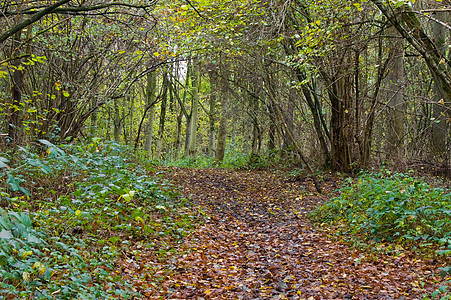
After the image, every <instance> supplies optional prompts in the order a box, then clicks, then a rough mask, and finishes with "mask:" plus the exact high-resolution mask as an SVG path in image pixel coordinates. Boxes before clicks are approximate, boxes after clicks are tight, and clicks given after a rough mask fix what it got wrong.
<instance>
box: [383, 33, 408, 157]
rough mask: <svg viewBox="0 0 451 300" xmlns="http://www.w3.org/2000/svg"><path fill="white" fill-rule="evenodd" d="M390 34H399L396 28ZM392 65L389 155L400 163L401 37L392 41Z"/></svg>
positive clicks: (402, 114)
mask: <svg viewBox="0 0 451 300" xmlns="http://www.w3.org/2000/svg"><path fill="white" fill-rule="evenodd" d="M390 34H391V35H392V36H397V31H396V29H395V28H393V27H392V28H391V30H390ZM390 45H391V46H390V50H389V55H390V60H391V61H390V67H389V73H388V75H387V80H388V85H387V87H388V90H387V100H388V103H387V109H388V112H387V113H388V124H387V145H386V146H387V147H386V152H387V157H388V158H389V159H391V160H393V161H394V162H395V163H399V162H400V160H402V158H403V157H404V150H403V149H404V131H405V130H404V123H405V102H404V85H405V80H404V77H405V76H404V48H403V43H402V39H401V38H399V39H398V38H397V39H396V40H393V41H391V42H390Z"/></svg>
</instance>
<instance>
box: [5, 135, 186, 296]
mask: <svg viewBox="0 0 451 300" xmlns="http://www.w3.org/2000/svg"><path fill="white" fill-rule="evenodd" d="M5 154H6V155H3V156H2V159H1V162H2V165H0V167H1V173H0V176H1V177H2V180H3V181H4V183H5V185H2V186H1V187H0V193H1V194H0V197H1V202H2V207H3V208H2V209H1V210H0V226H1V230H0V275H1V276H0V278H1V280H0V295H2V296H4V297H6V298H7V299H9V298H11V299H14V298H35V299H106V298H124V299H130V298H132V297H136V296H139V294H137V292H136V289H135V288H133V287H132V285H131V284H130V282H128V281H127V280H126V279H124V278H123V276H122V275H121V272H120V271H119V272H118V270H120V268H119V267H118V262H119V261H120V259H121V257H124V255H133V254H131V251H128V249H129V248H130V246H131V245H135V244H136V243H141V246H142V247H145V248H147V249H151V250H152V251H153V253H154V256H155V257H157V258H158V257H164V256H165V255H166V254H167V253H170V252H171V251H175V250H174V248H175V247H176V246H177V244H178V243H179V242H180V240H181V238H183V237H184V236H185V235H186V234H187V232H188V231H189V230H190V228H191V227H192V226H193V225H192V223H193V218H194V217H193V215H192V214H191V213H190V212H189V210H188V209H185V208H186V207H187V206H189V203H188V202H187V201H186V200H183V199H181V198H178V197H176V194H175V193H173V192H172V187H171V186H168V185H167V184H166V183H164V182H163V181H162V180H161V179H158V178H157V177H155V176H150V175H149V174H148V171H147V170H145V169H143V168H141V167H140V166H139V165H137V164H135V163H133V162H132V160H131V159H128V158H130V157H131V156H130V155H129V153H128V152H127V151H126V149H124V148H123V147H121V146H119V145H118V144H116V143H114V142H109V143H107V142H101V141H100V140H99V139H93V141H92V142H90V143H87V144H81V143H80V144H77V145H63V146H56V145H54V144H52V143H50V142H48V141H46V140H40V141H39V143H38V144H36V145H34V147H29V148H19V151H17V152H15V153H12V152H9V153H5ZM126 157H128V158H126ZM182 208H183V209H182ZM136 255H137V256H139V255H138V254H136Z"/></svg>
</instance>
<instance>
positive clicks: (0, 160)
mask: <svg viewBox="0 0 451 300" xmlns="http://www.w3.org/2000/svg"><path fill="white" fill-rule="evenodd" d="M7 162H9V160H8V159H7V158H4V157H1V156H0V168H8V165H7V164H6V163H7Z"/></svg>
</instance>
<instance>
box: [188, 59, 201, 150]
mask: <svg viewBox="0 0 451 300" xmlns="http://www.w3.org/2000/svg"><path fill="white" fill-rule="evenodd" d="M199 77H200V74H199V69H198V65H197V62H194V63H193V69H192V73H191V118H190V126H189V142H188V156H189V157H191V158H193V157H195V156H196V146H197V118H198V110H199V85H200V80H199Z"/></svg>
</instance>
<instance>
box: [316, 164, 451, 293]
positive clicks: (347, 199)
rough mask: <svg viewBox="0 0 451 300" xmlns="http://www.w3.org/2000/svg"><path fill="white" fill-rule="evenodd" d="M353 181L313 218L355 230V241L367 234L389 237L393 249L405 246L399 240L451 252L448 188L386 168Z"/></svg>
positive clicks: (342, 229) (415, 247) (441, 252)
mask: <svg viewBox="0 0 451 300" xmlns="http://www.w3.org/2000/svg"><path fill="white" fill-rule="evenodd" d="M349 181H350V182H349V184H348V185H346V186H344V187H343V188H341V189H340V195H339V196H338V197H335V198H332V199H331V200H330V201H328V202H326V203H325V204H323V205H322V206H320V207H318V208H317V209H316V210H315V211H313V212H312V213H311V215H310V216H311V218H312V219H313V220H315V221H316V222H319V223H332V224H335V225H337V227H338V228H339V230H340V232H341V233H342V234H346V235H347V236H351V237H352V236H354V237H355V240H356V243H357V241H358V240H361V238H362V237H364V238H365V239H366V240H372V241H375V242H378V243H388V244H389V245H390V246H389V247H387V248H388V249H395V250H396V249H400V248H399V247H397V246H396V245H400V246H406V247H409V248H411V249H413V250H420V251H421V252H422V253H424V254H429V255H430V254H431V252H432V253H434V255H438V256H441V257H442V258H445V259H446V257H449V256H450V255H451V193H450V191H449V190H445V189H443V188H437V187H432V186H431V185H430V184H428V183H427V182H425V181H424V180H423V179H416V178H414V177H412V176H409V175H408V174H400V173H394V174H392V173H390V172H389V171H384V170H383V171H382V172H381V173H362V174H360V176H358V178H357V179H355V180H353V179H349ZM360 243H361V242H360ZM391 245H393V246H391ZM449 274H451V268H450V267H444V268H442V269H441V275H442V276H447V275H449ZM437 293H438V292H437ZM425 299H429V298H427V297H426V298H425Z"/></svg>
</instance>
